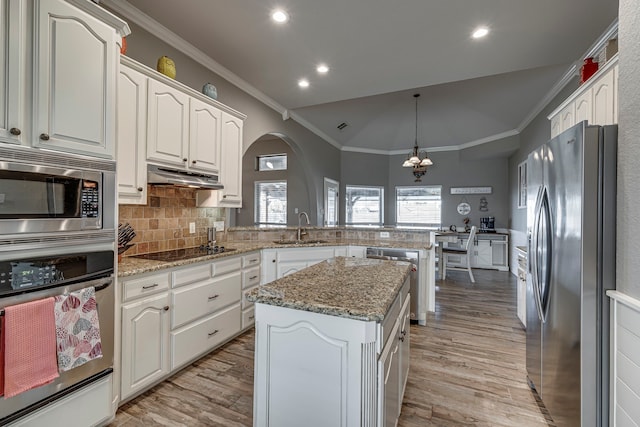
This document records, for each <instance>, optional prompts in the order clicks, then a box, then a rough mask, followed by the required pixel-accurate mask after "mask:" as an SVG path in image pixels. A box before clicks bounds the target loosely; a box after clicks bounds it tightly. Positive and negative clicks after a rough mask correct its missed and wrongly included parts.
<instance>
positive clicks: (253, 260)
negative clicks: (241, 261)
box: [249, 259, 258, 262]
mask: <svg viewBox="0 0 640 427" xmlns="http://www.w3.org/2000/svg"><path fill="white" fill-rule="evenodd" d="M249 262H258V260H257V259H250V260H249Z"/></svg>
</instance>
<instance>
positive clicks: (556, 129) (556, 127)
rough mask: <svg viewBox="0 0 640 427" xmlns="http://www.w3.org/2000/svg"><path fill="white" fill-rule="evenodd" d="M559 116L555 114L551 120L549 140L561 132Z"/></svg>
mask: <svg viewBox="0 0 640 427" xmlns="http://www.w3.org/2000/svg"><path fill="white" fill-rule="evenodd" d="M560 125H561V123H560V114H556V115H555V116H553V117H552V118H551V138H554V137H556V136H558V135H560V133H561V132H562V131H561V130H560Z"/></svg>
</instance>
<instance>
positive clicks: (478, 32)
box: [471, 27, 489, 39]
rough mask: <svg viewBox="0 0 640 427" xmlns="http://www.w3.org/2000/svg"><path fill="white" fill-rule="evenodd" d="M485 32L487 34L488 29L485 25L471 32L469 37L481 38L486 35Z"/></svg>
mask: <svg viewBox="0 0 640 427" xmlns="http://www.w3.org/2000/svg"><path fill="white" fill-rule="evenodd" d="M487 34H489V29H488V28H487V27H478V28H476V30H475V31H474V32H473V33H472V34H471V37H473V38H474V39H481V38H482V37H484V36H486V35H487Z"/></svg>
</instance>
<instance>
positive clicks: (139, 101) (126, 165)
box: [116, 65, 147, 205]
mask: <svg viewBox="0 0 640 427" xmlns="http://www.w3.org/2000/svg"><path fill="white" fill-rule="evenodd" d="M146 119H147V77H146V76H144V75H143V74H141V73H139V72H138V71H136V70H133V69H131V68H129V67H126V66H124V65H123V66H121V68H120V80H119V81H118V130H117V135H118V138H117V152H116V158H117V159H118V203H126V204H141V205H146V204H147V160H146V142H147V141H146V131H147V129H146Z"/></svg>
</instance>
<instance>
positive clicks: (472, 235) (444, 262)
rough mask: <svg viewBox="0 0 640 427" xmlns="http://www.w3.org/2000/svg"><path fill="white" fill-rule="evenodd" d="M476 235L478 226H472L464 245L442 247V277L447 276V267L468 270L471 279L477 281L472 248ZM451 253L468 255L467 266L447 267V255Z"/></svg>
mask: <svg viewBox="0 0 640 427" xmlns="http://www.w3.org/2000/svg"><path fill="white" fill-rule="evenodd" d="M475 237H476V226H475V225H474V226H473V227H471V231H470V232H469V238H468V239H467V242H466V243H465V245H464V247H460V248H456V247H443V248H442V260H440V266H441V267H442V277H443V278H446V277H447V269H449V270H460V271H465V270H466V271H468V272H469V278H470V279H471V283H476V281H475V279H474V278H473V272H472V271H471V248H472V247H473V246H472V245H473V239H474V238H475ZM449 255H456V256H466V258H467V268H464V267H447V257H448V256H449Z"/></svg>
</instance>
